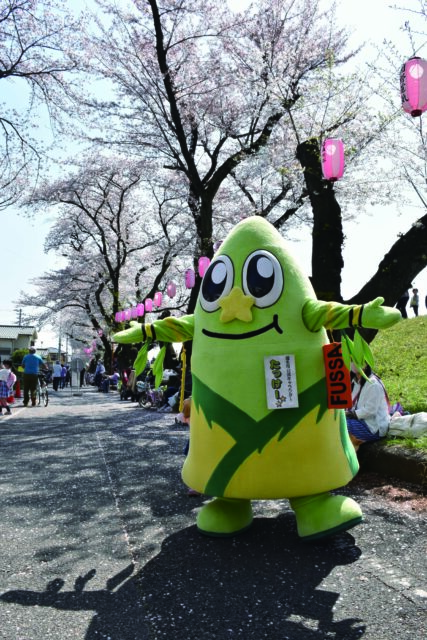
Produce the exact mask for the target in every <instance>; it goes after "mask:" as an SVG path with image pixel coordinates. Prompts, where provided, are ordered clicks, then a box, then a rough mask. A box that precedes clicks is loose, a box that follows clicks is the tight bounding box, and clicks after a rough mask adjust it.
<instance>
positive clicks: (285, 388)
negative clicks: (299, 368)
mask: <svg viewBox="0 0 427 640" xmlns="http://www.w3.org/2000/svg"><path fill="white" fill-rule="evenodd" d="M264 369H265V383H266V390H267V406H268V408H269V409H292V408H295V407H298V406H299V405H298V390H297V377H296V372H295V357H294V356H293V355H285V356H265V357H264Z"/></svg>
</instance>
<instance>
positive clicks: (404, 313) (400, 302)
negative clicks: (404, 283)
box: [396, 287, 410, 318]
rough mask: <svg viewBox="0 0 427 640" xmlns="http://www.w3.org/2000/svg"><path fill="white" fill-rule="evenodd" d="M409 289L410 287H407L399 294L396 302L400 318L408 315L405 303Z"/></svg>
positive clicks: (407, 299)
mask: <svg viewBox="0 0 427 640" xmlns="http://www.w3.org/2000/svg"><path fill="white" fill-rule="evenodd" d="M409 289H410V287H408V288H407V289H406V291H404V293H402V295H401V296H400V298H399V300H398V301H397V303H396V309H399V311H400V313H401V315H402V318H407V317H408V312H407V311H406V305H407V304H408V302H409Z"/></svg>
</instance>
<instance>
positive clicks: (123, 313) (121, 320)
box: [119, 311, 126, 322]
mask: <svg viewBox="0 0 427 640" xmlns="http://www.w3.org/2000/svg"><path fill="white" fill-rule="evenodd" d="M119 316H120V322H124V321H125V320H126V314H125V312H124V311H119Z"/></svg>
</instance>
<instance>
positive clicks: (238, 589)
mask: <svg viewBox="0 0 427 640" xmlns="http://www.w3.org/2000/svg"><path fill="white" fill-rule="evenodd" d="M293 523H294V519H293V515H292V514H291V513H284V514H281V515H279V516H278V517H276V518H256V519H255V520H254V523H253V526H252V528H251V529H249V530H248V531H246V532H245V533H242V534H241V535H240V536H238V537H236V538H232V539H230V538H228V539H224V538H206V537H205V536H202V535H200V533H199V532H198V531H197V529H196V527H189V528H186V529H183V530H181V531H178V532H177V533H174V534H172V535H170V536H169V537H167V538H166V539H165V540H164V542H163V544H162V548H161V550H160V552H159V554H158V555H157V556H155V557H154V558H153V559H152V560H150V561H149V562H148V563H147V564H146V565H145V566H144V567H143V568H142V569H141V570H140V571H139V572H138V573H137V574H134V573H133V572H134V566H133V565H129V566H128V567H127V568H126V569H125V570H123V571H122V572H121V573H119V574H117V575H116V576H114V577H113V578H111V579H110V580H108V581H107V584H106V588H105V589H100V590H93V591H91V590H90V580H91V579H92V578H93V576H94V575H95V573H96V572H95V570H94V569H92V570H91V571H89V572H88V573H87V574H86V575H85V576H79V577H78V578H77V580H76V581H75V583H74V590H73V591H65V590H64V591H63V590H62V588H63V586H64V581H63V580H61V579H57V580H54V581H52V582H51V583H49V584H48V585H47V587H46V590H45V591H44V592H35V591H30V590H17V591H9V592H6V593H4V594H3V595H2V596H0V598H1V600H3V601H4V602H9V603H15V604H20V605H23V606H38V607H52V608H55V609H60V610H61V609H63V610H65V611H78V610H93V611H94V613H95V615H94V617H93V619H92V621H91V623H90V625H89V627H88V630H87V633H86V635H85V639H86V640H95V638H99V637H109V638H110V639H111V640H131V639H132V640H136V639H141V640H143V639H145V638H149V637H154V638H156V640H160V639H161V638H164V639H165V640H166V639H168V640H172V639H174V640H175V639H178V638H185V639H186V640H193V639H194V640H195V639H196V638H197V640H203V639H206V640H208V639H209V640H210V639H211V638H217V639H219V640H222V639H226V638H241V639H245V640H248V639H249V638H269V640H283V639H284V638H298V639H299V640H321V639H322V640H323V639H324V638H325V637H334V638H336V639H338V638H345V639H346V640H353V639H354V640H356V638H361V637H362V636H363V635H364V631H365V628H364V626H363V625H362V624H361V621H360V620H359V619H356V618H344V619H334V615H335V617H336V614H334V611H333V608H334V606H335V604H336V602H337V600H338V597H339V595H340V594H339V593H338V592H334V591H328V590H324V589H322V586H321V583H322V581H323V580H324V579H325V578H326V577H327V576H328V575H329V574H330V573H331V572H332V571H333V570H334V569H335V568H336V567H339V566H343V565H350V564H352V563H353V562H356V561H357V560H358V558H359V557H360V549H359V548H358V547H357V546H355V544H354V538H353V537H352V536H351V535H350V534H349V533H340V534H338V535H336V536H335V537H332V538H330V539H329V540H327V541H322V542H317V543H314V542H313V543H304V542H302V541H301V540H300V539H299V538H298V536H297V534H296V530H295V525H294V524H293ZM349 580H351V578H349ZM86 587H88V588H87V589H86V590H85V588H86ZM150 634H151V635H150Z"/></svg>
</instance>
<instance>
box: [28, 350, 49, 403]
mask: <svg viewBox="0 0 427 640" xmlns="http://www.w3.org/2000/svg"><path fill="white" fill-rule="evenodd" d="M22 366H23V368H24V374H23V380H24V407H28V402H29V400H30V396H31V404H32V406H33V407H35V406H36V393H37V382H38V375H39V370H40V369H41V368H42V369H45V370H47V369H48V367H47V365H45V363H44V362H43V359H42V358H41V357H40V356H39V355H38V354H37V353H36V349H35V347H30V348H29V353H27V355H25V356H24V357H23V359H22Z"/></svg>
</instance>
